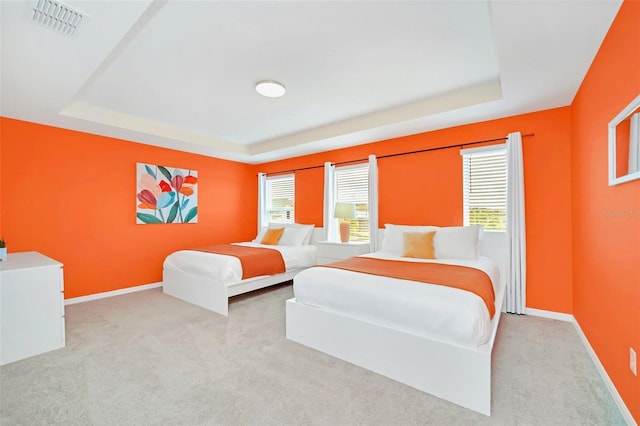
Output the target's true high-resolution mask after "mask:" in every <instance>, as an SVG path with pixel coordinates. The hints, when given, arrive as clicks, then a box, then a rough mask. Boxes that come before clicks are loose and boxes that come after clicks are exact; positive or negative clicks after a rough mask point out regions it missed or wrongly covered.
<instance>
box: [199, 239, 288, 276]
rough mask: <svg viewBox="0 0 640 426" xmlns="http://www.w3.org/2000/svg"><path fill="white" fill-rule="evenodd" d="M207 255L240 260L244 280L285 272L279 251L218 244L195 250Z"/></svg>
mask: <svg viewBox="0 0 640 426" xmlns="http://www.w3.org/2000/svg"><path fill="white" fill-rule="evenodd" d="M193 250H197V251H205V252H207V253H216V254H224V255H227V256H234V257H237V258H238V259H240V264H241V265H242V279H243V280H246V279H247V278H253V277H258V276H260V275H274V274H281V273H283V272H285V270H286V268H285V266H284V259H283V258H282V254H281V253H280V252H279V251H278V250H274V249H269V248H263V247H247V246H238V245H234V244H216V245H214V246H207V247H201V248H197V249H193Z"/></svg>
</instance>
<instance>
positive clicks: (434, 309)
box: [293, 252, 500, 347]
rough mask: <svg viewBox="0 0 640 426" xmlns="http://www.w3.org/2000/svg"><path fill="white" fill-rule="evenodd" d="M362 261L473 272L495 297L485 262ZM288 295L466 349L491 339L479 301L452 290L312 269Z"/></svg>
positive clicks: (491, 266) (493, 273)
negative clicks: (453, 267)
mask: <svg viewBox="0 0 640 426" xmlns="http://www.w3.org/2000/svg"><path fill="white" fill-rule="evenodd" d="M365 256H367V257H373V258H380V259H393V260H399V261H407V262H437V263H447V264H454V265H462V266H470V267H474V268H477V269H481V270H483V271H485V272H486V273H487V274H488V275H489V277H490V278H491V281H492V282H493V285H494V290H495V291H496V293H497V291H498V289H497V287H496V286H497V285H498V283H499V282H500V279H499V278H500V277H499V270H498V266H497V265H496V264H495V262H493V261H492V260H491V259H489V258H488V257H483V256H480V257H479V258H478V259H475V260H461V259H437V260H430V259H429V260H427V259H411V258H405V257H399V256H397V255H394V254H391V253H388V252H377V253H372V254H370V255H365ZM293 291H294V295H295V298H296V301H297V302H300V303H304V304H306V305H310V306H314V307H320V308H322V309H323V310H327V311H332V312H337V313H342V314H345V315H349V316H351V317H355V318H361V319H363V320H366V321H369V322H372V323H376V324H379V325H383V326H388V327H391V328H394V329H399V330H402V331H405V332H408V333H412V334H416V335H419V336H424V337H429V338H435V339H438V340H442V341H446V342H452V343H457V344H460V345H464V346H471V347H478V346H480V345H482V344H484V343H486V342H487V341H488V339H489V338H490V336H491V319H490V318H489V312H488V311H487V308H486V306H485V304H484V302H483V301H482V299H481V298H480V297H479V296H477V295H475V294H473V293H471V292H468V291H464V290H460V289H456V288H451V287H446V286H442V285H432V284H424V283H417V282H413V281H407V280H401V279H395V278H387V277H381V276H377V275H370V274H361V273H357V272H351V271H345V270H341V269H335V268H323V267H316V268H310V269H307V270H305V271H302V272H300V273H299V274H298V275H296V277H295V279H294V284H293ZM499 309H500V307H496V310H497V311H499Z"/></svg>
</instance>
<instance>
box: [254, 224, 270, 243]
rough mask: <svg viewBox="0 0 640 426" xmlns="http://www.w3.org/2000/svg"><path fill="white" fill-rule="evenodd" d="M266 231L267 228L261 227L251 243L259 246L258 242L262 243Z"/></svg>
mask: <svg viewBox="0 0 640 426" xmlns="http://www.w3.org/2000/svg"><path fill="white" fill-rule="evenodd" d="M267 229H269V227H268V226H263V227H262V228H260V231H259V232H258V236H257V237H256V238H255V239H254V240H253V241H251V242H252V243H258V244H260V241H262V239H263V238H264V234H266V233H267Z"/></svg>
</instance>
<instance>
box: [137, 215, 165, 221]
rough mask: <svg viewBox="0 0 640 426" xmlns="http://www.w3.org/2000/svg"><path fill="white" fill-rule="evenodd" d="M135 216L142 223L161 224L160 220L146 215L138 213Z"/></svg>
mask: <svg viewBox="0 0 640 426" xmlns="http://www.w3.org/2000/svg"><path fill="white" fill-rule="evenodd" d="M136 216H137V217H138V219H140V220H141V221H142V222H144V223H162V221H161V220H160V219H158V218H157V217H155V216H153V215H151V214H148V213H138V214H136Z"/></svg>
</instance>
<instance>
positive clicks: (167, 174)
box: [158, 166, 171, 182]
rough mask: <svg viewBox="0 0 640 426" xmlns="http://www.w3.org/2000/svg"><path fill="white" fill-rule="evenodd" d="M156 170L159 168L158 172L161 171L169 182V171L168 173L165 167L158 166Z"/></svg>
mask: <svg viewBox="0 0 640 426" xmlns="http://www.w3.org/2000/svg"><path fill="white" fill-rule="evenodd" d="M158 170H160V173H162V174H163V175H164V177H166V178H167V179H168V180H169V182H171V173H169V170H167V168H166V167H163V166H158Z"/></svg>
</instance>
